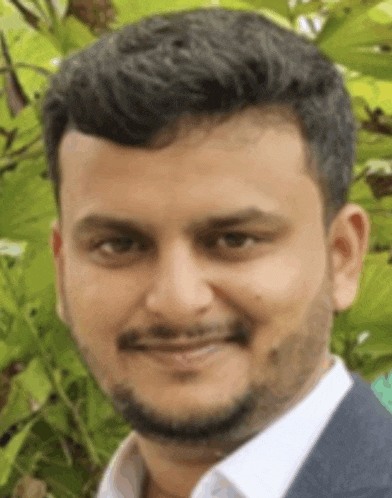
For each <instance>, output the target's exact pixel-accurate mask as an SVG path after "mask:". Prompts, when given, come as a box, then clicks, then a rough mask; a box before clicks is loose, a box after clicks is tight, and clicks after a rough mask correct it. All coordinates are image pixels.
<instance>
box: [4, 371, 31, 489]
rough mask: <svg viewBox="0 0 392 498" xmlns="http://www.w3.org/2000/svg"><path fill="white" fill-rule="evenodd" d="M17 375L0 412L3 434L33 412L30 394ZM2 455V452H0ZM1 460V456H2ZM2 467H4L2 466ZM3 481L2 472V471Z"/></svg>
mask: <svg viewBox="0 0 392 498" xmlns="http://www.w3.org/2000/svg"><path fill="white" fill-rule="evenodd" d="M14 379H15V377H14V378H12V381H11V390H10V392H9V394H8V400H7V404H6V405H5V407H4V408H3V409H2V410H1V412H0V435H1V436H3V435H4V434H5V433H6V432H7V430H8V429H9V428H10V427H11V426H12V425H15V424H16V423H18V422H21V421H23V420H25V419H26V418H27V417H29V416H30V415H31V413H32V411H31V406H30V403H29V399H28V396H27V395H26V393H25V392H24V391H23V389H22V388H21V387H20V386H19V385H18V384H17V383H16V382H15V380H14ZM0 455H1V452H0ZM0 461H1V457H0ZM0 468H2V467H1V466H0ZM0 481H1V472H0Z"/></svg>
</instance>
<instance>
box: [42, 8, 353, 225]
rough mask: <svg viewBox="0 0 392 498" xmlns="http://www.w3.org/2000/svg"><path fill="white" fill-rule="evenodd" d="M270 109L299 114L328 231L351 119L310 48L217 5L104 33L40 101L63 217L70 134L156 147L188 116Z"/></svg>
mask: <svg viewBox="0 0 392 498" xmlns="http://www.w3.org/2000/svg"><path fill="white" fill-rule="evenodd" d="M270 105H272V106H275V105H277V106H279V105H281V106H282V107H284V106H286V107H288V108H290V109H291V110H292V111H293V112H294V114H295V115H296V116H297V117H298V122H299V123H300V126H301V129H302V131H303V136H304V138H305V143H306V145H307V147H308V150H309V162H308V163H309V164H308V165H307V171H308V172H309V174H310V175H311V176H312V178H313V179H314V180H315V181H316V182H317V185H318V186H319V188H320V192H321V195H322V199H323V203H324V226H325V228H326V229H328V227H329V225H330V222H331V221H332V220H333V218H334V217H335V215H336V214H337V213H338V211H339V210H340V209H341V208H342V207H343V206H344V205H345V204H346V203H347V196H348V190H349V186H350V183H351V174H352V166H353V162H354V158H355V121H354V117H353V113H352V110H351V105H350V98H349V96H348V93H347V91H346V90H345V88H344V81H343V78H342V76H341V74H340V73H339V71H338V70H337V68H336V67H335V65H334V64H333V63H332V62H331V61H329V60H328V58H327V57H326V56H324V55H322V54H321V53H320V51H319V50H318V48H317V47H316V46H315V45H314V44H313V43H312V42H310V41H308V40H306V39H305V38H304V37H303V36H301V35H299V34H297V33H295V32H293V31H290V30H287V29H284V28H282V27H280V26H278V25H276V24H275V23H274V22H272V21H270V20H268V19H267V18H265V17H264V16H262V15H261V14H260V13H258V12H256V11H251V10H248V11H244V10H232V9H228V8H222V7H213V8H202V9H200V8H199V9H194V10H182V11H176V12H165V13H160V14H159V15H158V14H157V15H152V16H149V17H145V18H142V19H140V20H139V21H138V22H137V23H135V24H129V25H125V26H123V27H121V29H119V30H118V31H113V32H110V33H106V34H104V35H103V36H101V37H100V38H99V39H98V40H96V41H95V42H94V43H93V44H91V45H89V46H87V47H85V48H84V49H83V50H81V51H79V52H76V53H74V54H73V55H71V56H69V57H68V58H66V59H64V60H63V61H62V62H61V65H60V68H59V71H58V72H57V73H56V74H55V75H53V76H52V77H51V80H50V84H49V87H48V89H47V92H46V94H45V98H44V101H43V106H42V112H43V121H44V143H45V149H46V154H47V159H48V168H49V177H50V179H51V181H52V182H53V184H54V191H55V198H56V203H57V207H58V210H59V213H60V215H61V208H60V185H61V172H60V167H59V162H58V147H59V142H60V140H61V138H62V136H63V135H64V133H65V132H66V131H68V130H71V129H75V130H78V131H80V132H82V133H85V134H89V135H93V136H96V137H102V138H106V139H109V140H111V141H113V142H115V143H117V144H121V145H126V146H131V147H142V148H162V147H165V146H167V145H169V144H170V143H172V142H173V141H174V140H175V139H176V137H177V132H178V125H179V123H180V122H181V118H184V117H186V116H190V117H191V118H195V119H199V118H206V117H207V118H211V119H212V118H214V119H216V118H217V119H218V121H219V120H220V121H225V120H227V119H230V117H232V116H233V115H234V114H235V113H238V112H241V111H242V110H244V109H246V108H249V107H255V108H259V109H260V111H262V109H263V108H265V107H266V106H270ZM260 116H262V112H261V113H260ZM162 137H163V140H162Z"/></svg>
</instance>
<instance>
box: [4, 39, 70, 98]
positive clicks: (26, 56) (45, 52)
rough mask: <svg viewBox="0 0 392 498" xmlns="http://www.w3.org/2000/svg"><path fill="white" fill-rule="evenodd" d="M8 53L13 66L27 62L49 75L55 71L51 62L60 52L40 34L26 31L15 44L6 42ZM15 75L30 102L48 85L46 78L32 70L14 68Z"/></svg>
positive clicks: (9, 41)
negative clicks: (44, 70) (48, 72)
mask: <svg viewBox="0 0 392 498" xmlns="http://www.w3.org/2000/svg"><path fill="white" fill-rule="evenodd" d="M7 41H8V45H9V51H10V54H11V59H12V62H13V64H17V63H18V62H28V63H29V64H30V65H32V66H37V67H41V68H44V69H46V70H48V71H50V72H51V73H54V72H55V70H56V65H55V64H54V63H53V60H56V59H58V58H59V57H61V52H60V50H59V49H58V48H55V47H54V46H53V43H52V42H51V41H50V40H49V39H48V38H47V37H46V36H45V35H44V34H42V33H40V32H38V31H34V30H28V31H25V32H24V33H22V35H21V37H20V38H19V39H18V41H17V42H12V40H8V38H7ZM16 73H17V75H18V78H19V80H20V82H21V84H22V87H23V89H24V91H25V92H26V93H27V95H28V97H29V98H30V100H32V99H33V98H34V94H35V93H36V92H40V91H42V90H43V89H44V88H45V87H46V86H47V83H48V77H45V76H44V75H43V74H41V73H39V72H38V71H34V70H32V69H23V68H16Z"/></svg>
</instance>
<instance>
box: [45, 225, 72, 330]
mask: <svg viewBox="0 0 392 498" xmlns="http://www.w3.org/2000/svg"><path fill="white" fill-rule="evenodd" d="M62 242H63V241H62V235H61V226H60V222H59V220H55V221H54V222H53V223H52V229H51V233H50V237H49V244H50V247H51V249H52V251H53V256H54V270H55V278H56V286H55V288H56V312H57V315H58V317H59V318H60V320H61V321H62V322H63V323H65V324H66V325H68V323H67V321H66V318H65V316H64V304H63V302H64V296H63V289H64V264H63V254H62Z"/></svg>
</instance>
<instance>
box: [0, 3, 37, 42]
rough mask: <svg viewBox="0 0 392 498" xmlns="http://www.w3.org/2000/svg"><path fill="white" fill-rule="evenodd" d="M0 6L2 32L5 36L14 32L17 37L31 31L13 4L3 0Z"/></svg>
mask: <svg viewBox="0 0 392 498" xmlns="http://www.w3.org/2000/svg"><path fill="white" fill-rule="evenodd" d="M0 5H1V7H0V9H1V12H0V31H3V32H4V33H5V34H7V33H8V32H13V33H14V35H16V34H17V33H23V32H25V31H28V30H30V29H31V28H30V26H29V25H28V24H27V23H26V21H25V20H24V19H23V17H22V15H21V14H20V13H19V10H18V9H17V8H16V7H15V6H14V5H13V4H12V3H11V2H8V1H4V0H3V1H2V2H1V4H0Z"/></svg>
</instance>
